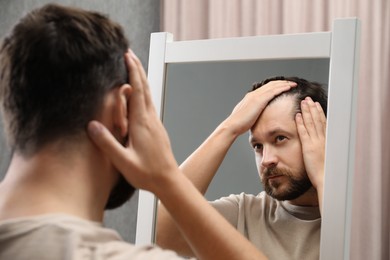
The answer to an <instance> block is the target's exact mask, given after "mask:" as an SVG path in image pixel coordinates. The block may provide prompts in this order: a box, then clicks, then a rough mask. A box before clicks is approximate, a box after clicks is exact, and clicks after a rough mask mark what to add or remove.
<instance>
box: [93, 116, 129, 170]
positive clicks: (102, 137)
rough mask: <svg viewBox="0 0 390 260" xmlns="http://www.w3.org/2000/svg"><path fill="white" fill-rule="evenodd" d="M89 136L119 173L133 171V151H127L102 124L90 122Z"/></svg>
mask: <svg viewBox="0 0 390 260" xmlns="http://www.w3.org/2000/svg"><path fill="white" fill-rule="evenodd" d="M88 134H89V136H90V138H91V139H92V141H93V142H94V143H95V145H96V146H98V147H99V148H100V150H101V151H103V153H104V154H105V156H107V157H108V158H109V160H110V161H111V162H112V163H113V164H114V166H115V167H116V168H117V169H118V170H119V171H121V172H127V171H131V170H132V166H133V163H132V161H131V159H130V158H132V153H133V152H132V150H126V149H125V148H124V147H123V146H122V145H121V144H120V143H119V142H118V141H117V140H116V139H115V138H114V137H113V136H112V134H111V133H110V132H109V131H108V130H107V128H105V127H104V126H103V125H102V124H101V123H99V122H97V121H91V122H89V124H88Z"/></svg>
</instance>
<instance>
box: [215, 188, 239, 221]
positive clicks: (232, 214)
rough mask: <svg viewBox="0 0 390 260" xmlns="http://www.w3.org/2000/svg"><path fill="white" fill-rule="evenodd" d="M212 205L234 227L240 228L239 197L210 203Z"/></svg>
mask: <svg viewBox="0 0 390 260" xmlns="http://www.w3.org/2000/svg"><path fill="white" fill-rule="evenodd" d="M210 204H211V205H212V206H213V207H214V208H215V209H216V210H217V211H218V212H219V213H220V214H221V215H222V216H223V217H224V218H225V219H226V220H227V221H228V222H229V223H230V224H232V225H233V227H235V228H237V227H238V215H239V204H240V198H239V195H233V194H232V195H230V196H228V197H222V198H220V199H217V200H214V201H210Z"/></svg>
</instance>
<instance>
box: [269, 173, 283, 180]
mask: <svg viewBox="0 0 390 260" xmlns="http://www.w3.org/2000/svg"><path fill="white" fill-rule="evenodd" d="M279 177H283V175H282V174H278V175H272V176H268V177H267V178H268V180H273V179H277V178H279Z"/></svg>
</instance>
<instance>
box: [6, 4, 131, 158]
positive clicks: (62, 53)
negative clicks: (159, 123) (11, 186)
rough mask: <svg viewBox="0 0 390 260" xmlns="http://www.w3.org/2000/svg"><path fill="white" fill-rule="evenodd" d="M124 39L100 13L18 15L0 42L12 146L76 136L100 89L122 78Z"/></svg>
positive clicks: (96, 105)
mask: <svg viewBox="0 0 390 260" xmlns="http://www.w3.org/2000/svg"><path fill="white" fill-rule="evenodd" d="M127 49H128V41H127V39H126V37H125V35H124V32H123V30H122V28H121V26H120V25H118V24H116V23H114V22H112V21H110V20H109V19H108V18H107V17H106V16H104V15H102V14H99V13H96V12H90V11H84V10H81V9H76V8H71V7H65V6H60V5H55V4H48V5H45V6H43V7H42V8H39V9H36V10H33V11H31V12H30V13H28V14H27V15H26V16H24V17H23V18H22V19H21V20H20V21H19V22H18V23H17V24H16V25H15V26H14V28H13V29H12V31H11V32H10V34H9V35H8V36H6V37H5V38H4V40H3V42H2V44H1V47H0V103H1V108H2V112H3V117H4V123H5V130H6V133H7V137H8V142H9V144H10V145H11V148H12V149H13V150H16V151H19V152H21V153H24V154H28V153H34V152H35V151H37V150H38V149H40V148H41V147H42V146H44V145H45V144H47V143H48V142H51V141H54V140H56V139H58V138H62V139H63V138H68V137H73V136H77V135H79V134H80V133H81V131H84V129H85V126H86V124H87V123H88V122H89V121H90V120H91V119H93V118H94V117H95V116H96V114H97V113H98V112H99V109H100V107H101V102H102V100H103V97H104V94H105V93H106V92H107V91H108V90H109V89H111V88H113V87H116V86H119V85H121V84H124V83H126V82H128V79H127V70H126V65H125V62H124V54H125V52H126V51H127Z"/></svg>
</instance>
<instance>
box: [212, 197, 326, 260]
mask: <svg viewBox="0 0 390 260" xmlns="http://www.w3.org/2000/svg"><path fill="white" fill-rule="evenodd" d="M210 203H211V205H213V206H214V207H215V208H216V209H217V210H218V211H219V212H220V213H221V214H222V215H223V216H224V217H225V218H226V219H227V220H228V221H229V222H230V223H231V224H232V225H233V226H234V227H236V228H237V230H238V231H239V232H240V233H242V234H243V235H244V236H245V237H246V238H248V239H249V240H250V241H251V242H252V243H253V244H254V245H255V246H256V247H257V248H258V249H260V250H261V251H262V252H264V254H265V255H266V256H267V257H268V258H269V259H271V260H273V259H275V260H283V259H286V260H287V259H288V260H293V259H297V260H303V259H319V249H320V231H321V215H320V211H319V208H318V207H302V206H295V205H292V204H290V203H289V202H288V201H278V200H276V199H274V198H272V197H270V196H269V195H267V194H266V193H265V192H261V193H260V194H258V195H257V196H255V195H248V194H245V193H241V194H239V195H230V196H228V197H224V198H221V199H218V200H216V201H212V202H210Z"/></svg>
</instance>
